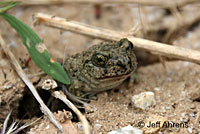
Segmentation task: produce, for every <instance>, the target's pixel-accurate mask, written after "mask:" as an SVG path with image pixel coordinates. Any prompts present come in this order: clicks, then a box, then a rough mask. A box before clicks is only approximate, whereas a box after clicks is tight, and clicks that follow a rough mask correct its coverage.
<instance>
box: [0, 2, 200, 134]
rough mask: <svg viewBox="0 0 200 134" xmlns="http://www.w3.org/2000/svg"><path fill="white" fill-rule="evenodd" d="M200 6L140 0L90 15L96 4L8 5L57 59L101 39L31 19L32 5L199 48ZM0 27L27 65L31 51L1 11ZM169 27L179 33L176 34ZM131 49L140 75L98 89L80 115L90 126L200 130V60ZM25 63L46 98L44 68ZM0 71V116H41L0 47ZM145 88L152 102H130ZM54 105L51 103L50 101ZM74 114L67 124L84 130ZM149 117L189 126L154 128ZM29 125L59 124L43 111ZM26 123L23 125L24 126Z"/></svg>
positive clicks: (97, 129) (41, 129)
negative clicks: (173, 8)
mask: <svg viewBox="0 0 200 134" xmlns="http://www.w3.org/2000/svg"><path fill="white" fill-rule="evenodd" d="M199 10H200V8H199V6H194V5H193V6H192V8H191V7H190V6H186V7H183V8H181V10H180V14H178V15H180V16H181V19H180V16H179V17H177V16H176V15H174V14H173V12H172V14H170V12H169V11H168V10H164V9H162V8H156V7H142V8H141V11H140V14H139V10H138V6H137V5H106V6H102V7H101V17H100V18H99V19H97V18H96V17H95V7H94V6H93V5H51V6H18V7H16V8H14V9H12V10H11V11H9V13H10V14H12V15H14V16H16V17H17V18H19V19H20V20H22V21H23V22H24V23H26V24H28V25H29V26H30V27H31V28H33V29H34V31H36V32H37V34H38V35H39V36H40V37H41V39H43V40H44V42H45V44H46V45H47V48H48V50H49V52H50V53H51V54H52V56H53V57H54V59H56V60H58V61H61V62H62V59H63V57H64V54H66V55H71V54H75V53H77V52H81V51H84V50H86V49H87V48H89V47H90V46H92V45H94V44H95V43H98V42H99V40H97V39H92V38H90V37H85V36H82V35H78V34H74V33H71V32H68V31H61V30H57V29H53V28H49V27H45V26H37V27H34V26H33V21H32V15H33V14H34V13H37V12H43V13H48V14H52V15H56V16H60V17H63V18H67V19H69V20H75V21H79V22H82V23H87V24H91V25H94V26H99V27H103V28H108V29H112V30H117V31H130V29H132V28H133V27H134V26H135V25H137V28H138V31H137V32H135V33H134V35H135V36H137V37H142V38H147V39H151V40H155V41H160V42H165V43H170V44H173V45H177V46H181V47H186V48H192V49H197V50H198V49H200V43H199V37H200V32H199V30H200V27H199V20H200V19H198V16H199V14H198V11H199ZM178 13H179V12H178ZM140 17H141V18H140ZM195 17H196V18H197V19H196V20H195V21H194V22H193V23H194V24H193V23H188V20H192V19H193V18H195ZM141 19H142V23H141ZM168 22H171V23H168ZM184 24H188V25H184ZM181 26H182V27H181ZM180 27H181V28H180ZM0 31H1V33H2V35H3V37H4V38H5V40H6V42H7V44H8V45H9V46H10V48H11V49H12V50H13V53H14V54H15V56H16V58H17V59H18V61H19V63H20V64H21V66H22V67H24V63H25V61H26V60H27V59H28V58H29V56H28V53H27V51H26V50H25V48H24V47H23V45H22V43H21V41H20V38H19V36H18V35H17V34H16V32H15V31H14V30H12V28H10V26H9V25H8V24H7V23H6V22H5V21H3V19H0ZM172 35H176V37H175V36H172ZM1 51H2V50H1ZM135 52H136V55H137V59H138V63H139V68H138V69H137V77H138V80H137V82H136V83H135V84H134V85H133V86H131V87H129V86H128V80H127V81H126V82H124V84H123V85H121V86H120V87H119V88H117V89H114V90H111V91H106V92H103V93H100V94H98V95H97V97H96V100H92V101H91V102H90V104H91V105H92V106H93V107H94V109H95V110H94V111H93V112H89V113H85V115H86V117H87V119H88V121H89V123H90V126H91V130H92V133H94V134H104V133H107V132H109V131H112V130H115V129H119V128H122V127H125V126H128V125H131V126H133V127H136V128H139V129H141V130H143V132H144V133H145V132H146V133H147V132H148V131H149V133H171V134H174V133H180V134H186V133H196V134H198V133H200V126H199V125H200V122H199V121H200V119H199V116H200V113H199V109H200V101H199V100H200V91H199V87H200V67H199V65H197V64H194V63H190V62H186V61H174V60H173V61H169V62H166V63H165V64H166V65H165V66H164V65H163V64H161V63H160V62H159V58H158V56H156V55H152V54H150V53H149V52H145V51H143V50H139V49H137V48H136V50H135ZM24 71H25V72H26V73H27V74H28V76H29V78H30V80H31V81H32V82H33V83H34V85H35V86H36V87H37V88H38V92H39V93H40V95H41V97H42V98H43V99H44V101H45V103H46V104H47V103H48V100H49V99H50V98H51V97H50V94H49V93H48V92H46V91H43V90H41V89H40V86H39V85H40V84H39V83H41V81H42V80H44V79H45V78H46V76H43V75H42V76H41V75H34V74H39V73H40V72H41V70H40V69H39V68H38V67H37V66H36V65H35V64H34V63H33V62H32V61H31V62H30V64H29V66H28V67H25V68H24ZM0 72H1V73H0V124H2V123H3V121H4V120H5V118H6V115H7V114H8V112H9V111H10V110H11V109H12V110H13V112H12V117H13V118H14V119H20V120H22V122H27V121H32V120H34V119H36V118H39V117H41V116H42V113H41V112H40V109H39V106H38V104H37V102H36V101H35V99H34V98H33V96H32V95H31V93H30V92H29V91H28V89H27V87H26V86H25V84H24V83H23V82H22V81H21V79H20V78H19V77H18V76H17V74H16V73H15V71H14V69H13V67H12V66H11V65H10V63H9V60H8V59H7V58H6V56H5V55H4V54H3V53H2V52H1V53H0ZM146 91H151V92H153V93H154V94H155V97H154V98H155V101H156V104H155V105H153V106H151V107H148V108H147V109H145V110H141V109H139V108H136V107H134V105H133V104H132V102H131V97H132V96H133V95H137V94H139V93H142V92H146ZM30 104H31V105H30ZM55 105H58V107H59V109H60V110H62V109H61V107H62V106H60V105H62V104H60V102H56V100H55ZM52 107H54V106H51V107H50V108H52ZM52 110H53V108H52ZM54 110H55V109H54ZM67 110H68V109H67ZM76 118H77V117H76V116H75V115H73V119H72V123H69V124H71V127H72V126H74V129H75V130H77V131H78V132H79V133H82V132H83V131H82V127H81V124H80V122H77V119H76ZM151 118H153V119H158V120H159V119H163V120H168V121H171V122H174V123H177V124H180V123H183V122H184V123H185V124H187V126H184V127H172V128H164V129H158V128H152V130H147V129H146V128H145V127H144V128H141V127H139V126H138V123H139V122H141V121H142V122H145V123H146V122H148V123H149V122H150V121H152V119H151ZM41 124H42V125H41ZM49 125H50V128H49V127H48V129H47V126H49ZM31 127H32V129H31V131H30V132H29V133H37V134H40V133H41V134H44V133H52V134H54V133H56V132H57V130H56V129H55V128H54V127H53V125H52V124H50V123H49V122H47V119H46V118H45V117H44V119H42V120H40V121H38V122H37V123H35V124H34V125H33V126H31ZM29 129H30V128H29ZM28 131H29V130H24V131H23V133H27V132H28Z"/></svg>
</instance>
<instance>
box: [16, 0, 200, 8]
mask: <svg viewBox="0 0 200 134" xmlns="http://www.w3.org/2000/svg"><path fill="white" fill-rule="evenodd" d="M16 1H21V2H23V5H49V4H52V5H54V4H69V3H78V4H140V5H142V6H159V7H172V6H178V7H182V6H185V5H187V4H194V3H197V2H199V0H177V1H174V0H167V1H163V0H16Z"/></svg>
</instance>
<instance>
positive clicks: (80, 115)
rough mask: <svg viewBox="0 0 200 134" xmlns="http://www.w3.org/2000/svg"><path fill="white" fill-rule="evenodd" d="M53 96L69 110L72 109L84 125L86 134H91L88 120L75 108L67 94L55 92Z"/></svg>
mask: <svg viewBox="0 0 200 134" xmlns="http://www.w3.org/2000/svg"><path fill="white" fill-rule="evenodd" d="M52 95H53V96H54V97H55V98H58V99H60V100H62V101H63V102H64V103H65V104H66V105H67V106H68V107H69V108H71V109H72V110H73V111H74V112H75V113H76V115H77V116H78V118H79V120H80V121H81V123H82V124H83V128H84V129H83V130H84V134H90V128H89V123H88V121H87V119H86V118H85V116H84V115H82V114H81V112H80V111H79V110H78V109H77V108H76V107H75V106H74V104H73V103H71V102H70V101H69V100H68V99H67V97H66V96H65V94H64V93H63V92H62V91H54V92H53V93H52Z"/></svg>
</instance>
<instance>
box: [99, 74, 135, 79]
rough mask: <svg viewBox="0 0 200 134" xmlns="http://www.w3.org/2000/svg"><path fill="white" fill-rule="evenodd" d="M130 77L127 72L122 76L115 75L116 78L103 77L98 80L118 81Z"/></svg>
mask: <svg viewBox="0 0 200 134" xmlns="http://www.w3.org/2000/svg"><path fill="white" fill-rule="evenodd" d="M130 75H131V72H128V73H126V74H122V75H116V76H105V77H103V78H98V80H118V79H125V78H127V77H129V76H130Z"/></svg>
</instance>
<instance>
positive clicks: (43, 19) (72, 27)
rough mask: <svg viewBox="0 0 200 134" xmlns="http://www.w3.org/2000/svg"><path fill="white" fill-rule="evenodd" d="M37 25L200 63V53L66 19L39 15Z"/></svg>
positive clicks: (35, 16) (36, 16) (36, 20)
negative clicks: (121, 42) (128, 43)
mask: <svg viewBox="0 0 200 134" xmlns="http://www.w3.org/2000/svg"><path fill="white" fill-rule="evenodd" d="M34 18H35V24H44V25H47V26H51V27H55V28H59V29H64V30H69V31H72V32H75V33H79V34H83V35H87V36H91V37H94V38H99V39H103V40H115V41H119V40H120V39H122V38H125V37H126V38H128V39H129V40H130V41H131V42H132V43H133V44H134V45H135V47H137V48H141V49H144V50H146V51H150V52H152V53H155V54H158V55H161V56H166V57H171V58H176V59H180V60H186V61H191V62H195V63H200V52H199V51H196V50H192V49H187V48H182V47H177V46H172V45H169V44H164V43H159V42H155V41H150V40H146V39H141V38H136V37H128V36H127V34H125V33H123V32H117V31H112V30H108V29H103V28H99V27H94V26H91V25H87V24H83V23H79V22H75V21H67V20H66V19H64V18H60V17H55V16H51V15H47V14H43V13H37V14H35V15H34Z"/></svg>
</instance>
